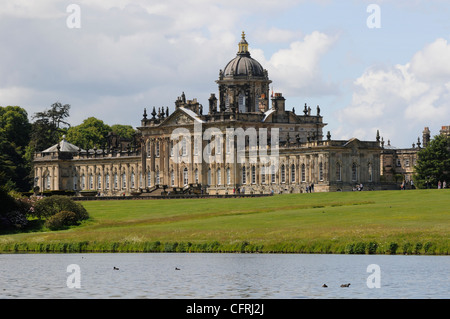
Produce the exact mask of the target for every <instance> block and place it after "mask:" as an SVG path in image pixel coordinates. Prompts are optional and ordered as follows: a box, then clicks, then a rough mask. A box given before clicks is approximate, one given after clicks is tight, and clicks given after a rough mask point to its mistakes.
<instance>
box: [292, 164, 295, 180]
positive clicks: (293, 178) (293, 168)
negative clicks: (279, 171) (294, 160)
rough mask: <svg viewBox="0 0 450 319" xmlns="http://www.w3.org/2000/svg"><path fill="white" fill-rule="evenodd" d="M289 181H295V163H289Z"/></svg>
mask: <svg viewBox="0 0 450 319" xmlns="http://www.w3.org/2000/svg"><path fill="white" fill-rule="evenodd" d="M291 183H295V164H292V165H291Z"/></svg>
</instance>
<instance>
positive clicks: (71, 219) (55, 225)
mask: <svg viewBox="0 0 450 319" xmlns="http://www.w3.org/2000/svg"><path fill="white" fill-rule="evenodd" d="M78 224H79V220H78V218H77V214H75V213H74V212H69V211H65V210H63V211H61V212H59V213H56V214H55V215H53V216H52V217H50V218H49V219H47V221H46V222H45V226H47V227H48V228H50V229H51V230H58V229H64V228H66V227H68V226H74V225H78Z"/></svg>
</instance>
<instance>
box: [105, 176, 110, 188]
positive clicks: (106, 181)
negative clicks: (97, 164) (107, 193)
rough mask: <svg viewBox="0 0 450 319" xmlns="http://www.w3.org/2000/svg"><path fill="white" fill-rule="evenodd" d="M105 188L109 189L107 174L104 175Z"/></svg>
mask: <svg viewBox="0 0 450 319" xmlns="http://www.w3.org/2000/svg"><path fill="white" fill-rule="evenodd" d="M105 188H106V189H109V173H106V176H105Z"/></svg>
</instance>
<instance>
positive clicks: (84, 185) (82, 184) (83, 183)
mask: <svg viewBox="0 0 450 319" xmlns="http://www.w3.org/2000/svg"><path fill="white" fill-rule="evenodd" d="M47 178H48V188H47V189H50V176H47ZM81 189H86V177H85V176H84V174H83V175H81Z"/></svg>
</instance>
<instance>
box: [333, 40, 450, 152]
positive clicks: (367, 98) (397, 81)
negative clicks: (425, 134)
mask: <svg viewBox="0 0 450 319" xmlns="http://www.w3.org/2000/svg"><path fill="white" fill-rule="evenodd" d="M449 55H450V44H448V43H447V41H446V40H444V39H437V40H435V41H434V42H433V43H431V44H429V45H427V46H425V47H424V48H423V49H422V50H420V51H419V52H417V53H416V54H415V55H414V56H413V57H412V59H411V61H410V62H409V63H406V64H404V65H395V66H391V67H386V68H378V69H377V68H370V69H368V70H366V71H365V72H364V73H363V74H362V75H361V76H360V77H359V78H358V79H356V80H355V82H354V92H353V96H352V102H351V104H350V105H349V106H347V107H345V108H344V109H342V110H340V111H338V113H337V114H338V119H339V122H340V123H341V127H340V128H339V130H338V132H339V134H341V135H342V136H346V137H349V136H350V135H353V136H357V137H358V138H366V139H370V140H373V138H374V136H375V132H376V130H377V129H380V134H381V135H382V136H383V135H384V136H385V139H386V140H387V139H388V138H389V139H390V140H391V141H392V142H393V143H395V142H397V145H396V146H401V147H410V146H411V143H413V142H415V138H414V137H413V136H410V135H408V134H405V133H404V132H405V130H407V131H408V132H411V131H412V132H416V134H417V136H419V135H421V132H422V130H423V128H424V127H425V126H429V127H434V128H435V132H434V134H438V132H437V131H438V128H439V127H440V126H441V125H446V124H447V123H445V121H447V120H448V119H449V118H450V107H449V105H450V62H449V61H448V56H449ZM361 127H366V130H364V131H363V132H361V131H360V128H361ZM356 133H357V134H358V135H356ZM386 135H387V136H386Z"/></svg>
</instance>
